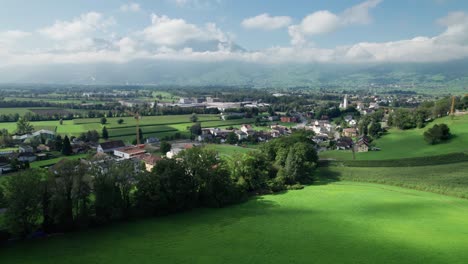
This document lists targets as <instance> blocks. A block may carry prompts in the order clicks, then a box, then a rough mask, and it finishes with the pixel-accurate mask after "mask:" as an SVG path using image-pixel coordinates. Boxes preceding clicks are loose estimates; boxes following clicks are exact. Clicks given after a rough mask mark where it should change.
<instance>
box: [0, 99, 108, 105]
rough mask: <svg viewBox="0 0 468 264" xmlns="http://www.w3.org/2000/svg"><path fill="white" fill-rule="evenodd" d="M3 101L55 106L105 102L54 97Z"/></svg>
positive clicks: (101, 102)
mask: <svg viewBox="0 0 468 264" xmlns="http://www.w3.org/2000/svg"><path fill="white" fill-rule="evenodd" d="M4 100H5V101H19V102H25V101H26V102H28V101H31V102H48V103H56V104H70V103H74V104H81V103H87V104H104V103H106V102H104V101H97V100H86V99H85V98H83V99H60V98H54V97H50V98H49V97H47V98H46V97H34V98H33V97H31V98H29V97H5V98H4Z"/></svg>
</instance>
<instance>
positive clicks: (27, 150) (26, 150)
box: [18, 145, 34, 153]
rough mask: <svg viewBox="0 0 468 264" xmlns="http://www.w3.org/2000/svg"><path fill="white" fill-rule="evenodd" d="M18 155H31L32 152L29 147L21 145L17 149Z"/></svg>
mask: <svg viewBox="0 0 468 264" xmlns="http://www.w3.org/2000/svg"><path fill="white" fill-rule="evenodd" d="M18 151H19V153H32V152H33V151H34V150H33V148H32V147H31V146H28V145H21V146H19V147H18Z"/></svg>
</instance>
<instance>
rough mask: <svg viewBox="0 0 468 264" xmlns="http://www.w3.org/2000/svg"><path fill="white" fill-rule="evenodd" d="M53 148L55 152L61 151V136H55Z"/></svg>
mask: <svg viewBox="0 0 468 264" xmlns="http://www.w3.org/2000/svg"><path fill="white" fill-rule="evenodd" d="M54 146H55V150H57V151H62V147H63V139H62V136H60V135H57V136H56V137H55V140H54Z"/></svg>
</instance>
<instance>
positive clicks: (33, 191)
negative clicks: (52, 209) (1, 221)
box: [5, 170, 43, 237]
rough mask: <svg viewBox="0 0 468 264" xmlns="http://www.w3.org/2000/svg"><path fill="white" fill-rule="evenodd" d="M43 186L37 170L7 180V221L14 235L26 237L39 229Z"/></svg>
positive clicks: (21, 173)
mask: <svg viewBox="0 0 468 264" xmlns="http://www.w3.org/2000/svg"><path fill="white" fill-rule="evenodd" d="M42 184H43V183H42V179H41V173H39V172H38V171H37V170H27V171H23V172H20V173H19V174H17V175H15V176H14V177H9V178H8V179H7V181H6V184H5V200H6V204H7V211H6V213H5V221H6V226H7V227H8V229H9V230H10V231H11V232H12V233H13V234H16V235H18V236H20V237H25V236H27V235H28V234H31V233H32V232H34V231H35V230H37V228H38V227H39V220H40V217H41V198H42V196H41V192H40V186H41V185H42Z"/></svg>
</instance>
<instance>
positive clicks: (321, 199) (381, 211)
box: [0, 182, 468, 264]
mask: <svg viewBox="0 0 468 264" xmlns="http://www.w3.org/2000/svg"><path fill="white" fill-rule="evenodd" d="M402 215H404V217H402ZM466 233H468V201H467V200H463V199H458V198H452V197H447V196H442V195H437V194H431V193H425V192H420V191H414V190H406V189H401V188H398V187H388V186H382V185H376V184H366V183H359V184H358V183H352V182H341V183H334V184H329V185H321V186H311V187H307V188H305V189H304V190H301V191H292V192H287V193H285V194H281V195H267V196H263V197H257V198H256V199H252V200H250V201H249V202H247V203H244V204H240V205H237V206H233V207H229V208H224V209H205V210H195V211H192V212H189V213H185V214H179V215H173V216H169V217H163V218H158V219H149V220H142V221H135V222H131V223H124V224H116V225H114V226H111V227H108V228H103V229H98V230H89V231H86V232H81V233H74V234H67V235H63V236H57V237H54V238H50V239H48V240H46V241H42V240H40V241H30V242H26V243H21V244H17V245H12V246H8V247H4V248H1V249H0V255H1V256H2V261H3V262H5V263H11V264H15V263H31V264H35V263H37V264H39V263H44V264H45V263H70V264H73V263H114V264H118V263H466V259H468V251H467V250H466V245H467V243H468V238H467V236H466Z"/></svg>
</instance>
